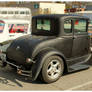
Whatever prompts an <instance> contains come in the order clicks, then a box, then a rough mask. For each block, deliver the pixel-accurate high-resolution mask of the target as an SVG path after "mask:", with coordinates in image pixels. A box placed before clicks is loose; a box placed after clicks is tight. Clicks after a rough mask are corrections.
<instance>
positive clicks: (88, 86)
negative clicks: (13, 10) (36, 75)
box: [0, 59, 92, 91]
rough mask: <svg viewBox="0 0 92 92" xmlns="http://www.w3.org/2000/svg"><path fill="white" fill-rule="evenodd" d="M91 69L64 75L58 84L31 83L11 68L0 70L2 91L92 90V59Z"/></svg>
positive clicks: (0, 87) (0, 88)
mask: <svg viewBox="0 0 92 92" xmlns="http://www.w3.org/2000/svg"><path fill="white" fill-rule="evenodd" d="M90 62H91V63H90V65H91V67H90V68H89V69H85V70H81V71H77V72H73V73H69V74H65V75H63V76H62V77H61V78H60V79H59V80H58V81H57V82H54V83H51V84H45V83H43V82H41V81H40V80H36V81H34V82H31V81H30V80H29V79H27V78H26V77H24V76H20V75H18V74H17V73H16V72H15V71H14V70H13V69H12V68H11V67H10V66H7V67H6V68H0V90H25V91H26V90H61V91H62V90H92V59H91V60H90Z"/></svg>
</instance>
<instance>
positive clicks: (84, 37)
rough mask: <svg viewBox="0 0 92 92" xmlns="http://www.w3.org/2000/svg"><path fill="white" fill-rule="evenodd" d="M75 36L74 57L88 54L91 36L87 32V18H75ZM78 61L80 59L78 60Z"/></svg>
mask: <svg viewBox="0 0 92 92" xmlns="http://www.w3.org/2000/svg"><path fill="white" fill-rule="evenodd" d="M73 22H74V28H73V32H74V37H73V48H72V58H79V57H82V56H85V55H87V54H88V51H89V41H90V39H89V36H88V33H87V20H85V19H74V21H73ZM77 62H78V61H77Z"/></svg>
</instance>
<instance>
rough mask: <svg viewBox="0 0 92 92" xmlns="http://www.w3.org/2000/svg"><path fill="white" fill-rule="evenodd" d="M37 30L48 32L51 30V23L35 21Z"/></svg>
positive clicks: (48, 21)
mask: <svg viewBox="0 0 92 92" xmlns="http://www.w3.org/2000/svg"><path fill="white" fill-rule="evenodd" d="M37 29H38V30H45V31H50V30H51V23H50V20H46V19H44V20H41V19H37Z"/></svg>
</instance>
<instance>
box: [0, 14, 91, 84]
mask: <svg viewBox="0 0 92 92" xmlns="http://www.w3.org/2000/svg"><path fill="white" fill-rule="evenodd" d="M88 21H89V19H88V18H86V17H83V16H78V15H71V14H70V15H69V14H51V15H38V16H34V17H33V18H32V36H30V35H29V36H25V37H22V38H19V39H16V40H14V41H13V42H12V43H11V45H10V46H9V47H8V49H7V51H6V57H5V58H4V59H3V62H1V64H2V65H4V64H5V63H7V64H9V65H11V66H14V67H16V68H17V72H18V73H19V74H21V75H24V76H28V77H29V78H30V79H31V80H32V81H34V80H36V79H37V77H38V76H40V78H42V79H43V81H44V82H46V83H52V82H55V81H57V80H58V79H59V78H60V77H61V76H62V74H63V73H64V72H73V71H77V70H80V69H85V68H88V67H89V65H88V63H87V62H88V61H89V59H90V58H91V53H90V37H89V35H88Z"/></svg>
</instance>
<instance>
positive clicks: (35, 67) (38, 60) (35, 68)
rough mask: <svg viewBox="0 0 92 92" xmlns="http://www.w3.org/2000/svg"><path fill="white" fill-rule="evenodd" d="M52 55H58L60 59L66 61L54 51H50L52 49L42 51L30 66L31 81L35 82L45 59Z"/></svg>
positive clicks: (60, 54)
mask: <svg viewBox="0 0 92 92" xmlns="http://www.w3.org/2000/svg"><path fill="white" fill-rule="evenodd" d="M52 55H59V56H60V57H62V59H64V61H65V60H66V58H65V56H64V55H63V54H62V53H60V52H58V51H56V50H52V49H48V50H47V49H45V50H42V51H41V52H39V54H38V55H37V56H36V57H35V61H36V62H35V63H34V64H33V66H32V80H36V78H37V77H38V75H39V73H40V71H41V68H42V66H43V63H44V61H45V59H46V58H48V57H49V56H52Z"/></svg>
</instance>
